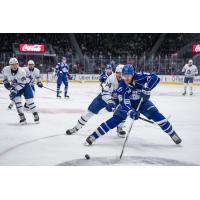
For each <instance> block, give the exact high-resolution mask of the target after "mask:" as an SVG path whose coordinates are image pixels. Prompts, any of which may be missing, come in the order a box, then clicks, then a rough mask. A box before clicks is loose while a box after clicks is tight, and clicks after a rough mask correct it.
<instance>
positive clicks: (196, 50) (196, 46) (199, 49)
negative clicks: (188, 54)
mask: <svg viewBox="0 0 200 200" xmlns="http://www.w3.org/2000/svg"><path fill="white" fill-rule="evenodd" d="M192 52H193V53H199V52H200V44H193V45H192Z"/></svg>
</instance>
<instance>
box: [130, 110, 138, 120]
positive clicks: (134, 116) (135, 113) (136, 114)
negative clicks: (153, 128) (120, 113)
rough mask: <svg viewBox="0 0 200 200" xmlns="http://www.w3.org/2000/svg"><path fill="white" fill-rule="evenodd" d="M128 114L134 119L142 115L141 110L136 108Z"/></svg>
mask: <svg viewBox="0 0 200 200" xmlns="http://www.w3.org/2000/svg"><path fill="white" fill-rule="evenodd" d="M128 115H129V116H130V118H132V119H134V120H138V119H139V116H140V112H139V111H136V110H130V111H129V112H128Z"/></svg>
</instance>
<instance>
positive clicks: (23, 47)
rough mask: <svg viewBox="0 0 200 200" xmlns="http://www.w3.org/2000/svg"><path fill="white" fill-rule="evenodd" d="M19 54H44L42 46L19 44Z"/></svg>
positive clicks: (43, 46)
mask: <svg viewBox="0 0 200 200" xmlns="http://www.w3.org/2000/svg"><path fill="white" fill-rule="evenodd" d="M19 50H20V52H38V53H43V52H45V45H44V44H20V45H19Z"/></svg>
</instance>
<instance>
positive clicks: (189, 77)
mask: <svg viewBox="0 0 200 200" xmlns="http://www.w3.org/2000/svg"><path fill="white" fill-rule="evenodd" d="M182 72H183V73H184V75H185V77H184V92H183V96H185V95H186V93H187V86H188V84H189V87H190V95H193V88H192V87H193V86H192V84H193V79H194V76H196V75H198V69H197V66H196V65H193V61H192V60H189V61H188V64H185V66H184V67H183V69H182Z"/></svg>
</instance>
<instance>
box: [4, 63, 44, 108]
mask: <svg viewBox="0 0 200 200" xmlns="http://www.w3.org/2000/svg"><path fill="white" fill-rule="evenodd" d="M23 69H24V70H25V72H26V78H27V82H28V83H29V84H30V86H31V88H32V90H33V95H34V94H35V81H37V86H38V87H40V88H42V87H43V84H42V82H41V75H40V70H39V69H38V68H36V67H35V62H34V61H33V60H29V61H28V66H27V67H24V68H23ZM14 104H15V102H14V101H11V103H10V105H9V106H8V108H9V109H11V108H12V107H13V105H14ZM24 107H25V108H27V109H29V108H28V106H27V104H26V103H25V104H24Z"/></svg>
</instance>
